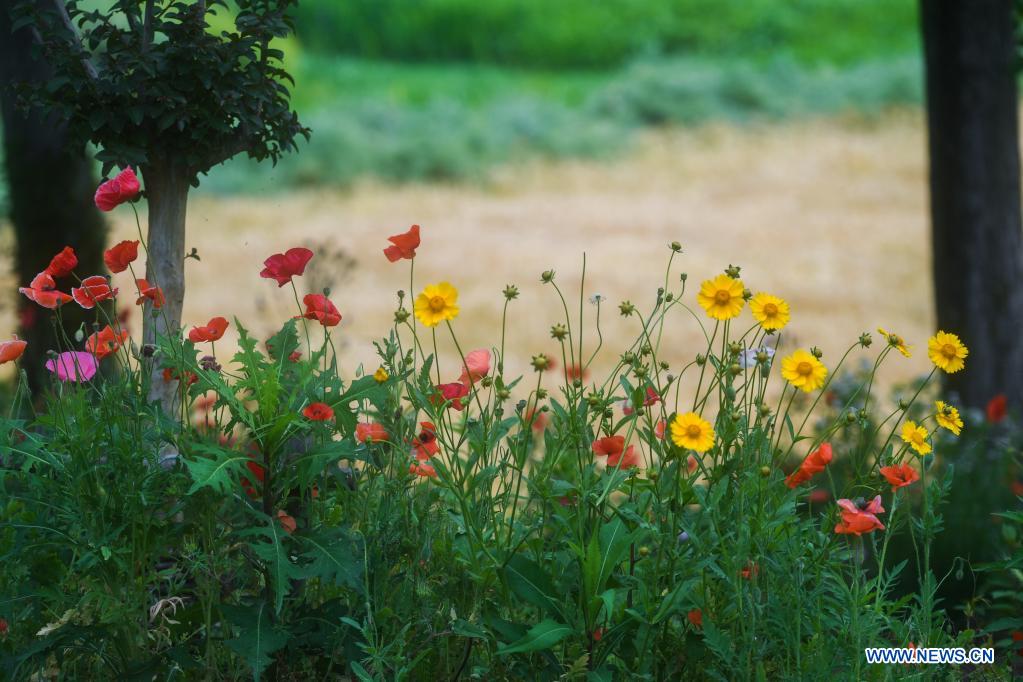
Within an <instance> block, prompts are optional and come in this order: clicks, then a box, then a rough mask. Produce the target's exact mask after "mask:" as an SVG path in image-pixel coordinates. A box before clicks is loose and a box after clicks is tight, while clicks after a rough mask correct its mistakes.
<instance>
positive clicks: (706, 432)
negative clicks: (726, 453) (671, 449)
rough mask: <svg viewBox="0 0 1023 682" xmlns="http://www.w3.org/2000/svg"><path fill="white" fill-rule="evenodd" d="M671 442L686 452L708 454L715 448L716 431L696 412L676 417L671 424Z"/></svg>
mask: <svg viewBox="0 0 1023 682" xmlns="http://www.w3.org/2000/svg"><path fill="white" fill-rule="evenodd" d="M671 440H672V442H673V443H675V445H677V446H679V447H680V448H683V449H685V450H695V451H696V452H707V450H710V449H711V448H712V447H714V429H713V428H711V425H710V424H709V423H708V422H707V420H705V419H703V418H702V417H700V415H698V414H696V413H695V412H687V413H686V414H679V415H675V419H673V420H672V422H671Z"/></svg>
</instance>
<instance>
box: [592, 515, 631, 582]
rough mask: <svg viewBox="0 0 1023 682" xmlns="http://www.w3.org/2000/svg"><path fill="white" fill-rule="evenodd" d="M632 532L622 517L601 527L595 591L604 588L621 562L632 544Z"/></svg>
mask: <svg viewBox="0 0 1023 682" xmlns="http://www.w3.org/2000/svg"><path fill="white" fill-rule="evenodd" d="M632 539H633V536H632V533H630V532H629V529H628V528H627V527H626V525H625V523H624V522H622V520H621V519H619V518H618V517H615V518H614V519H612V520H611V521H610V522H609V523H605V524H604V525H603V526H601V528H600V572H599V574H598V579H597V584H596V588H595V592H600V591H601V590H602V589H603V588H604V584H605V583H606V582H607V579H608V578H609V577H611V573H612V572H613V571H614V569H615V566H617V565H618V564H619V563H621V561H622V559H624V557H625V553H626V552H627V551H628V550H629V545H630V544H632Z"/></svg>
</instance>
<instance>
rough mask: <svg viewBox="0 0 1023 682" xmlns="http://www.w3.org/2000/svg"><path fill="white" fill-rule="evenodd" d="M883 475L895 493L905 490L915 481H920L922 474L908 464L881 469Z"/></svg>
mask: <svg viewBox="0 0 1023 682" xmlns="http://www.w3.org/2000/svg"><path fill="white" fill-rule="evenodd" d="M881 475H882V476H884V477H885V480H887V481H888V483H890V484H891V486H892V492H893V493H894V492H895V491H896V490H898V489H899V488H904V487H906V486H907V485H910V484H911V483H913V482H914V481H919V480H920V474H918V473H917V472H916V469H914V468H913V467H911V466H909V465H908V464H897V465H892V466H887V467H881Z"/></svg>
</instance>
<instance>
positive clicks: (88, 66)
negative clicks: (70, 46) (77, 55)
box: [53, 0, 99, 80]
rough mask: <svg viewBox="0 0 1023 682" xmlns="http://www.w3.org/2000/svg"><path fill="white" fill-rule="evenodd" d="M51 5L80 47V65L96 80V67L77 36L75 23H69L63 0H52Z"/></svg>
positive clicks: (97, 74)
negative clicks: (81, 54)
mask: <svg viewBox="0 0 1023 682" xmlns="http://www.w3.org/2000/svg"><path fill="white" fill-rule="evenodd" d="M53 6H54V7H55V8H56V10H57V16H59V17H60V20H61V22H62V23H63V24H64V28H66V29H67V31H68V33H70V34H71V37H72V38H73V39H74V42H76V43H78V47H79V48H81V50H82V53H83V56H82V67H83V68H84V69H85V73H86V75H88V76H89V79H90V80H98V79H99V73H97V72H96V67H95V66H93V64H92V61H91V60H90V59H89V57H88V56H87V55H88V51H87V50H86V49H85V46H84V45H83V44H82V39H81V38H80V37H79V36H78V31H76V30H75V25H74V24H73V23H71V17H70V16H69V15H68V13H67V7H65V6H64V0H53Z"/></svg>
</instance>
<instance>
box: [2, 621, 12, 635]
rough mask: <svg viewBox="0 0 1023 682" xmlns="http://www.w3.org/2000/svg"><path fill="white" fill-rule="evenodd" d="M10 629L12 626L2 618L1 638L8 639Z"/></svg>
mask: <svg viewBox="0 0 1023 682" xmlns="http://www.w3.org/2000/svg"><path fill="white" fill-rule="evenodd" d="M10 629H11V626H10V625H8V624H7V619H6V618H0V637H6V636H7V633H8V632H9V631H10Z"/></svg>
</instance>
